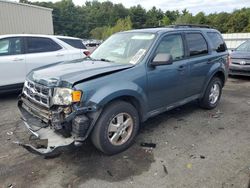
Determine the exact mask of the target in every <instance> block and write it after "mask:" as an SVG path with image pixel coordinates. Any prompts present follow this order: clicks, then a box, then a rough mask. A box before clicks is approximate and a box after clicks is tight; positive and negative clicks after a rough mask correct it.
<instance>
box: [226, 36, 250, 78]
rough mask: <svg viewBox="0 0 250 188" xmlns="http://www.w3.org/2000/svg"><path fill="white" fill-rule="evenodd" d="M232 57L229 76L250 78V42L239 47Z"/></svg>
mask: <svg viewBox="0 0 250 188" xmlns="http://www.w3.org/2000/svg"><path fill="white" fill-rule="evenodd" d="M230 56H231V63H230V66H229V74H230V75H242V76H250V40H248V41H246V42H244V43H243V44H241V45H240V46H239V47H237V48H236V49H235V50H234V51H233V52H232V53H231V54H230Z"/></svg>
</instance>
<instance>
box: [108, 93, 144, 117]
mask: <svg viewBox="0 0 250 188" xmlns="http://www.w3.org/2000/svg"><path fill="white" fill-rule="evenodd" d="M118 100H120V101H125V102H128V103H130V104H132V105H133V106H134V107H135V109H136V110H137V112H138V114H139V118H140V121H141V120H142V119H143V112H142V107H141V105H140V102H139V101H138V99H136V98H135V97H133V96H120V97H117V98H114V99H112V100H111V101H109V102H108V103H106V104H105V105H104V108H105V107H106V106H107V105H109V104H110V103H112V102H114V101H118Z"/></svg>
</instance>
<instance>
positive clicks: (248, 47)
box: [235, 41, 250, 52]
mask: <svg viewBox="0 0 250 188" xmlns="http://www.w3.org/2000/svg"><path fill="white" fill-rule="evenodd" d="M235 51H241V52H250V41H246V42H244V43H243V44H241V45H240V46H239V47H238V48H236V49H235Z"/></svg>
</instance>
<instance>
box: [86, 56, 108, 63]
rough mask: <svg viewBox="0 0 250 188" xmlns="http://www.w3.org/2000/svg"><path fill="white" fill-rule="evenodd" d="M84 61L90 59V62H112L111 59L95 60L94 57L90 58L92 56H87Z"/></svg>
mask: <svg viewBox="0 0 250 188" xmlns="http://www.w3.org/2000/svg"><path fill="white" fill-rule="evenodd" d="M83 59H88V60H91V61H104V62H112V61H110V60H109V59H105V58H100V59H94V58H92V57H90V56H86V57H84V58H83Z"/></svg>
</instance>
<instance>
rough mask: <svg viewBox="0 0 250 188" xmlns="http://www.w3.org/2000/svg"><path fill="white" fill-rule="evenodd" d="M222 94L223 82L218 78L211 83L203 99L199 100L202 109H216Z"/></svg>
mask: <svg viewBox="0 0 250 188" xmlns="http://www.w3.org/2000/svg"><path fill="white" fill-rule="evenodd" d="M221 92H222V80H221V79H220V78H218V77H214V78H212V79H211V81H210V82H209V84H208V86H207V88H206V91H205V94H204V96H203V98H201V99H200V100H199V105H200V107H201V108H205V109H209V110H210V109H213V108H215V107H216V106H217V105H218V103H219V101H220V97H221Z"/></svg>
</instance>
